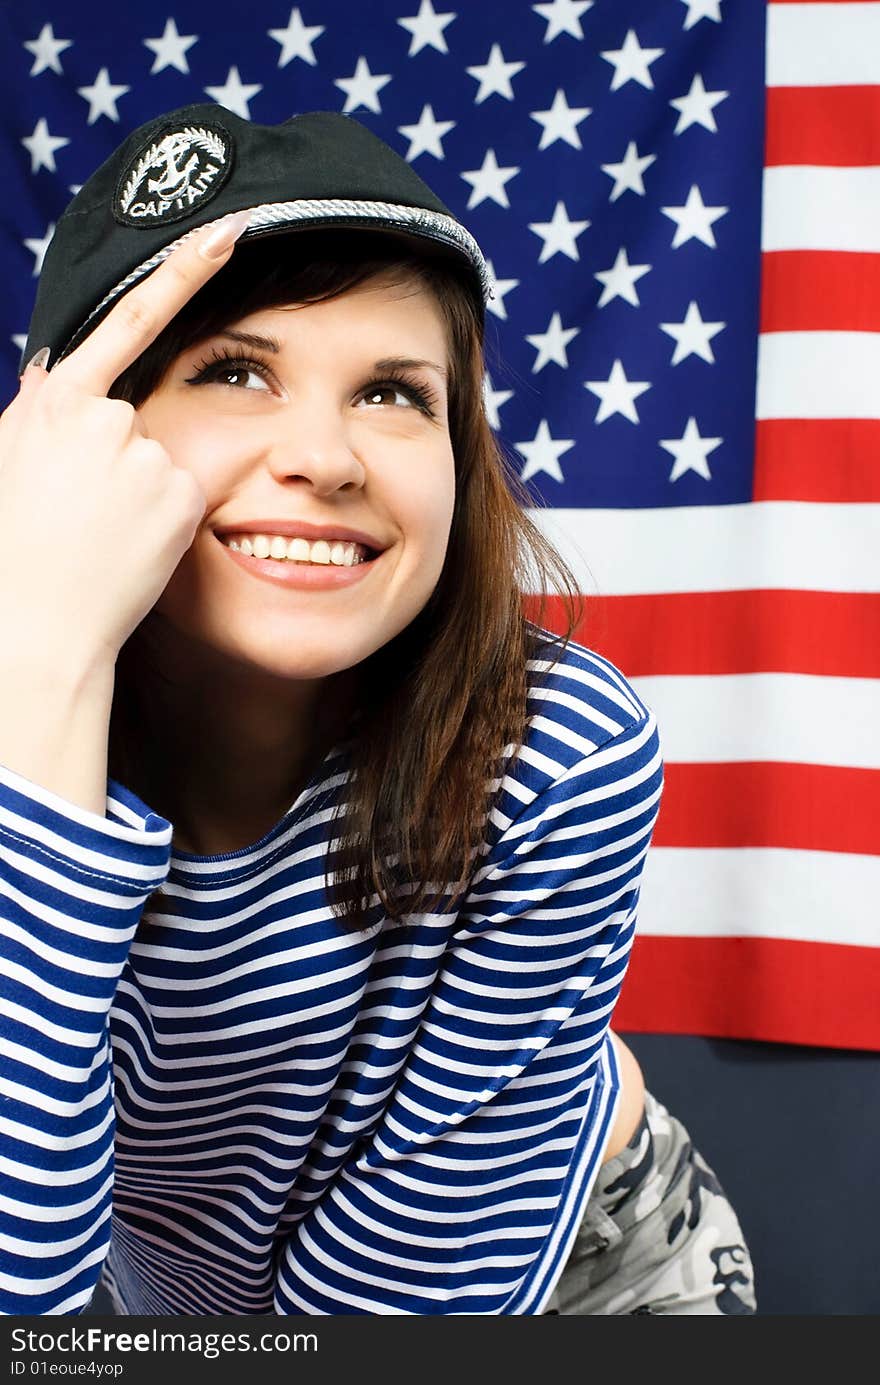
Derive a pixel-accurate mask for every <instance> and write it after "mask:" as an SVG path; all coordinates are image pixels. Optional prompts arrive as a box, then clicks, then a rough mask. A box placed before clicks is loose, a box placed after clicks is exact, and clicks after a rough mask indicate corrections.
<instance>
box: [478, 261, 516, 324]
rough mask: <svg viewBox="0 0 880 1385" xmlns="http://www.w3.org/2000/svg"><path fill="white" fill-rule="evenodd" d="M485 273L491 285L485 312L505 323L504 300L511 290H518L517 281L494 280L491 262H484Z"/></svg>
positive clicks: (493, 269) (493, 268)
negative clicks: (490, 294)
mask: <svg viewBox="0 0 880 1385" xmlns="http://www.w3.org/2000/svg"><path fill="white" fill-rule="evenodd" d="M486 273H487V274H488V276H489V283H490V284H491V285H492V297H491V298H490V299H489V301H488V303H487V304H486V310H487V312H490V313H492V314H493V316H494V317H500V318H501V320H502V322H506V321H507V309H506V308H505V306H504V299H505V297H506V295H507V294H508V293H510V291H511V289H516V288H519V279H496V278H495V266H494V265H493V263H492V261H491V260H487V261H486Z"/></svg>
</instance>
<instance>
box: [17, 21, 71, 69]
mask: <svg viewBox="0 0 880 1385" xmlns="http://www.w3.org/2000/svg"><path fill="white" fill-rule="evenodd" d="M72 45H73V39H72V38H56V37H55V34H54V32H53V29H52V25H51V24H44V25H43V27H42V29H41V30H40V32H39V34H38V35H37V37H36V38H32V39H28V40H27V42H26V43H25V44H24V45H23V46H24V47H25V48H27V49H28V50H29V51H30V52H31V53H33V55H34V65H33V67H32V68H31V70H30V76H31V77H38V76H39V75H40V73H41V72H45V71H46V68H47V67H48V68H51V70H52V71H53V72H61V70H62V69H61V60H60V58H59V54H60V53H63V52H64V50H65V48H70V47H72Z"/></svg>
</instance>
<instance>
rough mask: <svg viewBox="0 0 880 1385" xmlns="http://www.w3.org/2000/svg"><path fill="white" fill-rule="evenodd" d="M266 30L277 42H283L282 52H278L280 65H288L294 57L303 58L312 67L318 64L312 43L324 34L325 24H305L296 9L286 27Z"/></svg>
mask: <svg viewBox="0 0 880 1385" xmlns="http://www.w3.org/2000/svg"><path fill="white" fill-rule="evenodd" d="M266 32H267V33H268V35H269V37H270V38H273V39H274V40H275V42H276V43H280V44H281V52H280V53H279V54H278V66H279V67H286V66H287V64H288V63H289V62H292V61H293V59H294V58H301V59H302V61H303V62H304V63H308V64H309V65H310V67H314V66H315V65H316V63H317V61H318V59H317V58H316V57H315V54H314V51H313V48H312V44H313V43H314V42H315V40H316V39H319V38H320V37H321V35H322V34H323V32H324V25H323V24H304V23H303V21H302V15H301V14H300V12H299V10H298V9H295V10H291V11H290V18H289V19H288V21H287V28H286V29H267V30H266Z"/></svg>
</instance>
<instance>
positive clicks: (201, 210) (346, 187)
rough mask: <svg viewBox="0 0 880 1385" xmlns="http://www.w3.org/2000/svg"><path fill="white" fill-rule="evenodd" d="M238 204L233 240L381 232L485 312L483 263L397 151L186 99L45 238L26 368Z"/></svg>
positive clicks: (365, 136)
mask: <svg viewBox="0 0 880 1385" xmlns="http://www.w3.org/2000/svg"><path fill="white" fill-rule="evenodd" d="M243 210H247V211H249V212H250V220H249V222H248V227H247V229H246V230H245V232H244V234H243V235H242V236H241V237H240V238H239V239H240V241H246V240H254V239H256V238H258V237H263V236H269V235H277V234H280V233H287V232H292V231H297V230H315V229H318V228H320V227H328V228H329V227H353V228H358V227H361V228H365V229H368V230H374V231H375V230H380V231H381V230H387V231H389V232H393V233H394V234H396V235H397V236H402V237H404V238H405V239H406V240H408V241H410V242H411V243H415V244H416V245H421V246H422V247H423V248H424V249H426V250H430V252H431V253H432V254H434V255H440V256H442V257H445V258H450V259H451V260H452V261H453V262H456V263H457V265H458V267H459V269H460V270H461V271H462V277H463V279H464V281H465V282H466V283H467V285H468V287H469V288H470V290H471V293H472V296H473V299H474V302H475V304H476V305H477V307H478V311H479V314H480V316H482V311H483V307H484V305H485V302H486V300H487V299H488V297H489V296H490V293H491V289H490V278H489V272H488V269H487V266H486V261H485V260H484V258H483V255H482V253H481V251H480V248H479V246H478V245H477V242H476V241H475V240H474V238H473V236H472V235H471V234H470V232H469V231H468V230H467V229H466V228H465V227H464V226H463V225H462V224H461V222H459V221H458V220H457V218H456V217H455V216H454V215H453V214H452V212H451V211H450V210H449V209H448V207H446V206H444V204H443V203H442V202H441V201H440V199H439V198H438V197H437V196H436V195H435V194H434V193H433V192H432V191H431V189H430V188H429V187H428V185H427V183H425V182H424V181H423V180H422V179H421V178H420V177H419V175H418V174H417V173H416V172H415V170H414V169H413V168H411V167H410V165H409V164H408V163H407V162H406V160H405V159H404V158H402V157H401V155H400V154H398V153H396V151H395V150H393V149H391V148H390V146H389V145H387V144H385V143H384V141H383V140H381V139H379V137H378V136H377V135H374V134H373V132H372V131H371V130H368V129H367V128H366V127H365V126H363V125H361V124H360V123H359V122H358V121H356V120H353V119H351V117H350V116H346V115H341V114H339V113H338V112H333V111H312V112H308V113H306V114H303V115H296V116H292V117H291V118H290V119H289V120H285V121H283V122H282V123H281V124H279V125H257V124H254V123H253V122H251V121H249V120H244V119H242V118H241V117H240V116H237V115H235V114H234V113H233V112H232V111H228V110H225V109H224V108H223V107H221V106H217V105H214V104H209V103H207V102H205V103H195V104H193V105H189V106H183V107H181V108H180V109H179V110H176V111H171V112H169V113H167V114H165V115H162V116H158V117H156V118H155V119H153V120H151V121H148V122H147V123H146V124H145V125H141V126H140V127H139V128H138V129H136V130H134V131H133V132H132V133H131V134H130V135H129V136H128V138H127V139H125V140H124V141H123V143H122V144H120V145H119V147H118V148H117V149H116V150H115V152H114V153H113V154H111V155H110V157H109V158H108V159H107V160H106V161H105V162H104V163H103V164H102V165H101V167H100V168H98V169H97V170H96V172H95V173H93V174H92V176H91V177H90V178H89V179H88V181H87V182H86V183H84V184H83V186H82V187H81V189H80V190H79V192H78V193H77V195H76V196H75V197H74V199H73V201H72V202H71V203H70V204H69V206H68V207H67V208H66V210H65V211H64V213H63V214H62V216H61V217H60V218H59V221H58V224H57V226H56V229H55V233H54V235H53V236H52V239H51V241H50V242H49V247H48V249H47V251H46V256H45V259H44V261H43V268H42V271H41V274H40V281H39V285H38V288H37V296H36V302H35V305H34V311H33V315H32V317H31V323H30V327H29V330H28V339H27V344H26V346H25V349H24V354H23V356H22V365H24V363H25V362H27V361H29V360H30V359H31V357H32V355H33V354H34V353H35V352H36V351H37V350H39V349H40V347H43V346H48V347H49V349H50V353H51V355H50V360H51V361H52V362H53V363H55V362H57V361H59V360H61V359H62V357H64V356H66V355H67V354H68V353H69V352H70V351H72V350H74V348H75V347H76V346H78V345H79V343H80V342H81V341H82V340H83V339H84V338H85V337H86V336H88V334H89V333H90V332H91V331H92V330H93V329H94V328H95V327H96V326H97V325H98V323H99V322H100V321H101V319H102V318H103V317H104V316H105V314H106V313H107V312H109V310H110V308H111V307H112V306H113V304H114V303H115V302H116V301H117V300H118V299H119V298H121V297H122V295H123V294H125V293H127V292H128V290H129V289H130V288H132V287H133V286H134V285H135V284H137V283H139V282H140V280H141V279H143V278H144V277H145V276H146V275H148V274H149V273H150V272H151V271H152V270H154V269H155V268H156V267H157V265H159V264H161V263H162V261H163V260H164V259H165V258H166V256H168V255H170V253H171V251H172V250H174V249H175V247H176V246H177V245H179V244H180V242H181V240H183V239H184V238H185V237H186V236H188V235H190V234H191V233H192V232H193V231H195V230H197V229H198V228H199V227H201V226H205V225H207V224H208V223H210V222H214V221H217V220H219V219H220V218H221V217H223V216H226V215H227V214H228V213H230V212H238V211H243Z"/></svg>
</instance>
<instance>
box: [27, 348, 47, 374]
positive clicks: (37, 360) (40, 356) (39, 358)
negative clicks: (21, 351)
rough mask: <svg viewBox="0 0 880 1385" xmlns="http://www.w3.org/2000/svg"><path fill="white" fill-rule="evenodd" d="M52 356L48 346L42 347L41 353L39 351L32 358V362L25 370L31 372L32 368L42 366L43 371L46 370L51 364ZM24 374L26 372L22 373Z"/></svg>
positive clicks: (29, 362) (30, 361)
mask: <svg viewBox="0 0 880 1385" xmlns="http://www.w3.org/2000/svg"><path fill="white" fill-rule="evenodd" d="M51 354H52V352H51V350H50V348H49V347H48V346H41V347H40V349H39V351H37V352H36V353H35V355H33V356H31V358H30V360H29V361H28V363H27V365H26V366H25V370H30V368H31V366H34V365H35V366H41V367H42V369H43V370H45V368H46V366H47V365H48V364H49V357H50V356H51ZM23 373H24V372H22V374H23Z"/></svg>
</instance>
